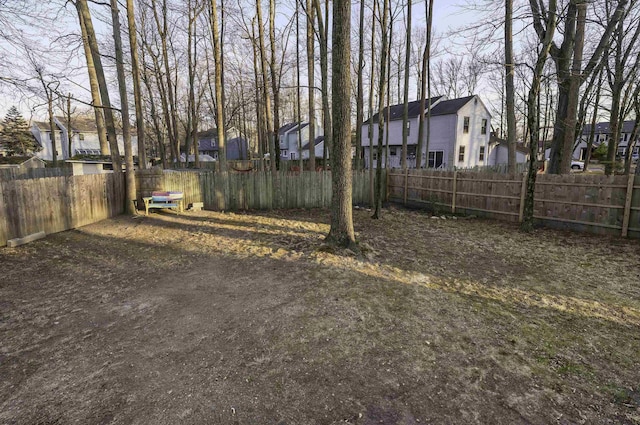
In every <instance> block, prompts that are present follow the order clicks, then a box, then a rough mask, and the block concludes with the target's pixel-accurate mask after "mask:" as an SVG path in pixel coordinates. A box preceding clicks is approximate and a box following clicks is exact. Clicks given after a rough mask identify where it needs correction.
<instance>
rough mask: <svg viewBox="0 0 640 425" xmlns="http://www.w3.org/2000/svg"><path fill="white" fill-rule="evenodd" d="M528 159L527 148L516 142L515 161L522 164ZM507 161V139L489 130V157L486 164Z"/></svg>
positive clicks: (505, 162) (504, 162)
mask: <svg viewBox="0 0 640 425" xmlns="http://www.w3.org/2000/svg"><path fill="white" fill-rule="evenodd" d="M528 159H529V148H527V147H526V146H524V145H523V144H522V143H516V163H517V164H522V163H525V162H527V160H528ZM508 163H509V146H508V144H507V141H506V140H504V139H501V138H499V137H498V136H496V134H495V133H494V132H491V136H490V138H489V158H488V162H487V164H486V165H502V164H508Z"/></svg>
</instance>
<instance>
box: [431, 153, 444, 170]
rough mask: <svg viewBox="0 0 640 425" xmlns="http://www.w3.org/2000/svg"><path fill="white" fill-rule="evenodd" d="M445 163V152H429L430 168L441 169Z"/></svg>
mask: <svg viewBox="0 0 640 425" xmlns="http://www.w3.org/2000/svg"><path fill="white" fill-rule="evenodd" d="M443 162H444V151H435V152H434V151H430V152H429V165H428V167H429V168H440V167H442V163H443Z"/></svg>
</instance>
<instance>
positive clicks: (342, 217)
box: [327, 0, 388, 249]
mask: <svg viewBox="0 0 640 425" xmlns="http://www.w3.org/2000/svg"><path fill="white" fill-rule="evenodd" d="M387 1H388V0H387ZM333 18H334V19H333V42H332V50H333V61H332V78H331V86H332V88H333V92H332V96H331V102H332V105H333V137H332V139H333V143H332V145H331V174H332V178H331V187H332V195H333V198H332V200H331V229H330V230H329V235H328V236H327V241H328V242H329V243H332V244H335V245H338V246H343V247H348V248H351V249H357V245H356V239H355V232H354V229H353V211H352V208H353V205H352V203H353V200H352V170H351V38H350V37H351V2H350V0H334V2H333Z"/></svg>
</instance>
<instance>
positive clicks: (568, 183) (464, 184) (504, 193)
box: [387, 170, 640, 238]
mask: <svg viewBox="0 0 640 425" xmlns="http://www.w3.org/2000/svg"><path fill="white" fill-rule="evenodd" d="M525 176H526V175H523V174H490V173H473V172H462V171H428V170H407V171H400V170H390V172H389V179H388V180H389V187H388V188H387V190H388V191H389V199H390V200H391V201H394V202H402V203H404V204H416V205H420V204H422V205H425V204H427V205H430V206H431V207H435V208H440V209H444V210H446V211H450V212H452V213H456V212H461V213H467V214H476V215H482V216H486V217H491V218H495V219H498V220H506V221H513V222H521V221H522V217H523V208H524V196H525V190H526V182H525ZM534 217H535V218H536V219H538V220H540V221H541V222H542V223H543V224H544V225H545V226H549V227H555V228H567V229H572V230H579V231H586V232H590V233H599V234H616V235H622V236H625V237H626V236H629V237H634V238H640V177H636V176H633V175H630V176H612V177H608V176H601V175H583V174H570V175H547V174H541V175H538V176H537V182H536V191H535V203H534Z"/></svg>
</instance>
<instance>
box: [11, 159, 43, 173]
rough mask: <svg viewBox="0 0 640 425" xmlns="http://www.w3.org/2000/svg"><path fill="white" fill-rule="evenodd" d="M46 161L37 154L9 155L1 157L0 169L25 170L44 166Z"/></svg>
mask: <svg viewBox="0 0 640 425" xmlns="http://www.w3.org/2000/svg"><path fill="white" fill-rule="evenodd" d="M45 165H46V164H45V162H44V161H43V160H41V159H40V158H36V157H35V156H7V157H0V169H1V170H5V169H11V170H17V171H24V170H28V169H30V168H44V167H45Z"/></svg>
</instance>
